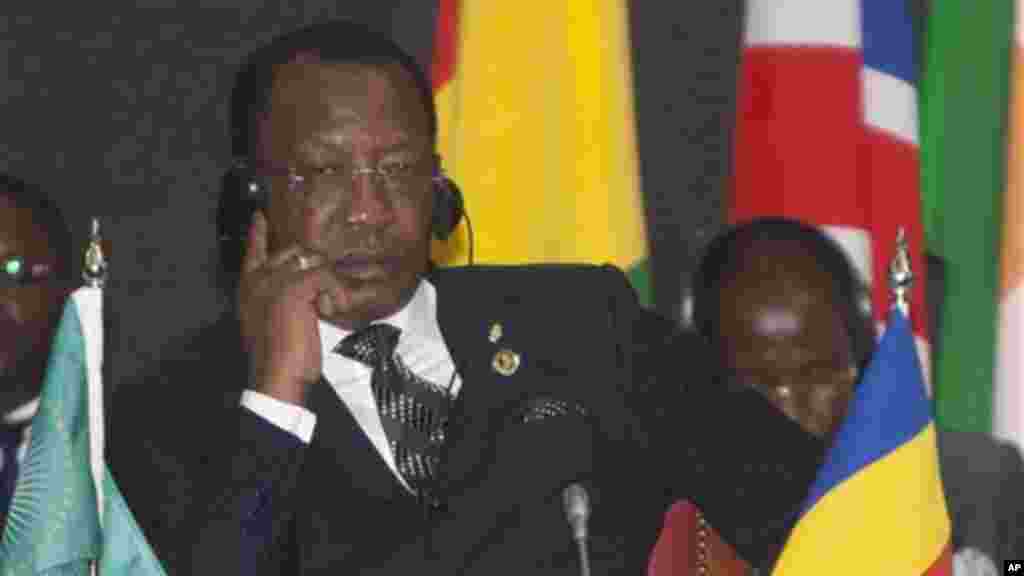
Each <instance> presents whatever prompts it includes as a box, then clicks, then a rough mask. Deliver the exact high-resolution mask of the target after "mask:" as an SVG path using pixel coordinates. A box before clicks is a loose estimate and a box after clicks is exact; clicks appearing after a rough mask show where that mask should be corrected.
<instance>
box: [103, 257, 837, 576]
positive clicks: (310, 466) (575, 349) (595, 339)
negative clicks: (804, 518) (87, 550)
mask: <svg viewBox="0 0 1024 576" xmlns="http://www.w3.org/2000/svg"><path fill="white" fill-rule="evenodd" d="M431 281H432V282H433V283H434V285H435V287H436V288H437V293H438V322H439V324H440V327H441V331H442V333H443V335H444V338H445V342H446V343H447V345H448V347H449V349H450V350H451V353H452V356H453V358H454V360H455V364H456V367H457V369H458V372H459V374H460V376H461V378H462V379H463V382H464V384H463V387H462V391H461V393H460V395H459V398H458V400H457V402H456V404H455V406H454V407H453V412H452V414H451V424H450V428H449V431H448V438H447V441H446V448H445V453H444V455H443V462H442V474H443V479H442V494H443V495H444V497H445V498H444V499H445V502H446V506H445V508H444V509H443V510H442V511H440V512H437V513H434V514H431V515H427V514H425V513H424V512H423V510H422V509H421V508H420V507H419V506H417V505H416V504H415V502H414V501H413V499H411V498H410V497H408V496H407V495H406V494H405V493H404V492H403V491H402V490H401V488H400V487H399V485H398V484H397V483H396V481H395V480H394V478H393V477H392V475H391V472H390V470H389V469H388V468H387V466H386V465H385V464H384V463H383V461H382V460H381V459H380V457H379V456H378V455H377V453H376V452H375V451H374V449H373V447H372V446H371V445H370V443H369V441H368V440H367V438H366V437H365V435H364V434H363V433H362V432H361V430H360V429H359V427H358V424H357V423H356V422H355V420H354V419H353V418H352V416H351V415H350V414H349V413H348V411H347V408H346V407H345V406H344V405H343V404H342V403H341V402H340V401H339V400H338V399H337V396H336V395H334V393H333V391H331V390H330V389H329V387H328V386H327V385H326V384H325V383H323V382H321V383H320V384H319V385H318V386H316V387H314V389H313V392H312V394H311V399H310V402H311V408H312V409H313V410H314V411H315V412H316V413H317V415H318V416H317V418H318V420H317V427H316V430H315V433H314V438H313V442H312V443H311V445H310V446H308V447H303V446H299V445H298V444H297V443H295V442H294V440H291V439H289V438H288V437H287V435H282V434H281V433H280V431H279V430H276V429H274V428H273V427H272V426H269V425H268V424H267V423H266V422H265V421H263V420H262V419H260V418H258V417H256V416H255V415H253V414H252V413H249V412H248V411H246V410H244V409H242V408H240V407H239V406H238V398H239V393H240V391H241V390H242V388H243V387H244V385H245V382H246V381H247V376H246V373H245V365H246V362H245V360H244V355H242V354H241V353H240V352H239V348H240V347H239V337H238V333H237V326H236V323H235V322H224V323H220V324H219V325H217V326H214V327H212V328H211V329H210V330H208V331H207V332H206V333H205V334H203V335H201V336H199V337H196V338H192V339H189V341H188V343H187V346H186V347H185V351H184V352H183V353H182V354H177V355H176V358H175V360H174V361H172V362H169V363H167V364H165V365H163V366H161V367H160V369H159V370H158V371H157V372H158V373H157V374H156V375H155V376H153V377H151V378H150V381H149V382H146V383H145V385H138V386H122V387H121V388H120V390H119V392H118V394H119V395H122V398H121V399H120V402H119V399H118V397H115V399H114V406H115V408H114V409H113V414H114V415H115V421H114V424H113V426H114V429H113V433H112V434H111V441H110V446H111V453H110V459H111V462H112V468H113V471H114V474H115V476H116V477H117V480H118V482H119V484H120V485H121V487H122V488H123V491H124V493H125V496H126V498H127V501H128V502H129V504H130V505H131V506H132V507H133V509H134V510H135V513H136V515H137V516H138V519H139V522H140V524H141V526H142V528H143V529H144V531H145V532H146V533H147V535H148V537H149V538H150V540H151V541H152V543H153V544H154V546H155V549H156V551H157V554H158V556H160V558H161V559H162V560H163V561H164V562H165V563H166V565H167V567H168V569H169V570H170V572H171V573H172V574H236V573H239V571H240V570H242V569H244V570H246V573H260V574H275V573H286V574H291V573H301V574H375V575H376V574H396V575H397V574H403V575H404V574H486V575H496V574H517V575H518V574H576V573H578V572H577V570H578V568H577V563H576V556H575V554H576V553H575V548H574V545H573V543H572V542H571V540H570V537H569V529H568V526H567V524H566V521H565V519H564V515H563V513H562V506H561V503H560V493H561V491H562V489H563V488H564V487H565V486H566V485H567V484H569V483H571V482H574V481H578V482H582V483H583V484H584V485H585V486H586V487H587V488H588V489H589V491H590V496H591V500H592V507H593V514H592V517H591V521H590V526H591V528H590V530H591V542H590V550H591V556H592V564H593V568H594V573H595V574H605V573H607V574H643V573H644V571H645V568H646V563H647V557H648V554H649V552H650V550H651V547H652V546H653V543H654V542H655V539H656V537H657V533H658V530H659V528H660V526H661V520H662V515H663V513H664V512H665V510H666V509H667V508H668V506H669V505H670V503H671V502H673V501H675V500H678V499H681V498H687V499H690V500H691V501H693V502H695V503H697V504H698V505H699V506H700V508H701V509H702V510H704V511H705V512H706V514H707V516H708V518H709V519H710V521H711V522H712V523H713V524H714V525H715V526H716V528H717V529H718V530H719V531H720V532H721V534H722V535H723V536H724V537H725V538H726V539H728V540H729V541H730V542H732V543H733V544H734V545H735V546H736V547H737V549H738V550H739V551H740V552H741V553H743V554H744V556H745V557H747V558H751V559H754V560H755V561H757V560H759V559H765V558H771V557H772V555H773V554H775V553H776V551H777V550H778V549H779V547H780V546H781V544H782V542H783V539H784V537H785V533H786V531H787V529H788V527H789V526H790V524H791V521H792V518H793V513H794V511H795V510H796V508H797V507H798V505H799V503H800V501H801V500H802V498H803V497H804V495H805V493H806V491H807V488H808V486H809V485H810V482H811V480H812V479H813V476H814V473H815V471H816V468H817V465H818V463H819V462H820V460H821V456H822V454H823V452H824V446H823V445H822V444H821V443H820V442H818V441H816V440H814V439H813V438H811V437H810V436H809V435H807V434H805V433H804V432H802V431H801V430H800V429H799V428H798V427H797V426H796V425H795V424H793V423H792V422H790V421H789V419H787V418H786V417H784V416H783V415H782V414H781V413H779V412H777V411H775V409H774V408H773V407H771V405H770V404H768V402H767V401H765V400H763V399H762V398H761V396H760V395H759V394H757V393H756V392H753V391H749V390H742V389H738V388H733V387H729V386H723V385H722V384H719V383H714V382H712V381H711V378H712V372H711V370H710V369H709V365H710V364H709V362H708V360H707V354H704V353H702V352H701V351H700V348H699V347H698V346H697V344H696V342H694V341H692V340H690V339H689V338H688V337H687V336H684V335H683V334H682V333H680V332H679V331H677V330H676V329H675V327H674V324H673V323H672V322H670V321H668V320H665V319H662V318H660V317H658V316H655V315H654V314H652V313H650V312H647V311H645V310H643V309H642V308H641V307H640V306H639V305H638V303H637V301H636V298H635V295H634V294H633V292H632V290H631V289H630V288H629V286H628V283H627V281H626V279H625V276H624V275H623V274H622V273H621V272H620V271H618V270H616V269H614V268H611V267H605V268H594V267H570V266H534V267H475V268H459V269H444V270H438V271H435V272H434V273H432V277H431ZM495 322H500V323H501V324H502V326H503V328H504V336H503V337H502V339H501V340H500V341H499V342H498V343H496V344H494V343H491V342H490V341H489V339H488V333H489V329H490V326H491V325H492V324H493V323H495ZM499 349H508V350H511V351H514V352H517V353H518V354H519V355H520V357H521V359H522V362H521V366H520V367H519V369H518V370H517V371H516V372H515V373H514V374H512V375H509V376H505V375H502V374H500V373H498V372H497V371H496V370H495V369H494V368H493V366H492V359H493V357H494V355H495V353H496V352H497V351H498V350H499ZM122 390H123V392H122ZM133 396H134V397H133ZM545 398H551V399H557V400H562V401H566V402H568V403H570V404H573V405H575V406H578V407H581V408H582V409H583V410H584V411H585V416H579V415H572V414H570V415H566V416H561V417H553V418H548V419H545V420H542V421H539V422H531V423H524V422H523V414H524V413H525V412H527V411H529V410H530V406H531V405H532V404H533V403H535V402H537V401H538V399H541V400H543V399H545ZM139 402H141V403H144V404H138V405H136V404H135V403H139ZM182 403H184V404H185V405H187V406H188V408H187V410H188V411H187V412H186V413H187V414H189V415H190V418H189V419H188V421H187V422H180V421H177V422H174V421H167V420H166V419H165V417H166V415H168V414H173V410H172V409H171V407H172V406H173V405H175V404H182ZM141 406H150V407H152V409H143V408H142V407H141ZM118 415H119V416H120V417H119V416H118ZM745 426H749V429H750V430H756V431H757V434H754V435H747V434H743V433H741V432H737V431H739V430H742V429H743V428H744V427H745ZM240 566H241V568H240Z"/></svg>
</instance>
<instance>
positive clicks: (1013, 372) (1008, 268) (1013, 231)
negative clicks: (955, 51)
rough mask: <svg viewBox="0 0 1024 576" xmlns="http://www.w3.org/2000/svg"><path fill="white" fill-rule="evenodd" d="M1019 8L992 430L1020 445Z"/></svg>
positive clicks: (1023, 413)
mask: <svg viewBox="0 0 1024 576" xmlns="http://www.w3.org/2000/svg"><path fill="white" fill-rule="evenodd" d="M1022 8H1024V3H1022V2H1020V1H1019V0H1018V2H1017V30H1016V38H1015V42H1014V68H1013V71H1012V73H1011V75H1012V78H1013V88H1012V95H1013V100H1012V108H1011V109H1010V144H1009V153H1008V162H1007V164H1008V165H1007V178H1006V180H1007V182H1006V195H1005V199H1004V201H1005V212H1004V217H1003V235H1002V260H1001V270H1000V271H1001V275H1000V282H999V347H998V352H999V355H998V359H997V364H996V366H997V370H996V381H995V386H996V388H995V391H994V394H993V400H994V403H993V416H994V420H993V428H994V431H995V432H996V433H997V434H999V435H1000V436H1003V437H1005V438H1007V439H1010V440H1014V441H1016V442H1017V443H1018V445H1019V446H1024V358H1022V354H1021V349H1022V348H1024V190H1022V189H1021V187H1022V186H1024V61H1022V60H1021V57H1022V56H1024V53H1022V52H1021V47H1022V46H1024V10H1022Z"/></svg>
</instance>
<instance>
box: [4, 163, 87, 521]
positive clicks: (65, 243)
mask: <svg viewBox="0 0 1024 576" xmlns="http://www.w3.org/2000/svg"><path fill="white" fill-rule="evenodd" d="M70 288H71V237H70V234H69V232H68V228H67V224H66V223H65V222H64V218H63V216H62V215H61V212H60V210H59V209H58V207H57V205H56V204H54V203H53V202H52V201H51V200H50V199H49V198H48V197H47V196H46V195H45V194H44V193H43V192H42V191H41V190H40V189H39V188H37V187H35V186H32V185H30V184H28V183H26V182H24V181H23V180H20V179H18V178H15V177H13V176H10V175H6V174H0V415H2V422H0V527H2V526H3V519H4V518H5V517H6V513H7V508H8V506H9V504H10V500H11V496H12V495H13V491H14V483H15V480H16V478H17V471H18V464H19V462H20V461H21V459H22V458H23V457H24V453H25V450H26V448H27V446H28V435H29V432H30V426H29V423H30V422H31V420H32V416H34V415H35V411H36V405H37V404H38V402H37V400H38V396H39V390H40V389H41V388H42V385H43V375H44V372H45V370H46V361H47V358H48V356H49V350H50V341H51V339H52V337H53V331H54V329H55V328H56V325H57V321H58V320H59V319H60V313H61V310H62V307H63V304H64V299H65V298H66V297H67V295H68V293H69V292H70Z"/></svg>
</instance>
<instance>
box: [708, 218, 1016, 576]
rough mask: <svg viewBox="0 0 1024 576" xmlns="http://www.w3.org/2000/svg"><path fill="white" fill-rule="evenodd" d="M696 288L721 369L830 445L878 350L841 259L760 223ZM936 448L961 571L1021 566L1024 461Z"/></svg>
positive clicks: (743, 228)
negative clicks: (1012, 563) (1017, 562)
mask: <svg viewBox="0 0 1024 576" xmlns="http://www.w3.org/2000/svg"><path fill="white" fill-rule="evenodd" d="M694 286H695V287H694V325H695V328H696V330H697V331H698V332H699V333H700V335H701V336H702V337H703V338H704V339H705V340H706V341H707V342H708V343H709V344H710V346H711V347H712V348H713V349H715V350H717V351H718V353H719V354H720V356H721V358H722V361H723V363H724V364H726V365H727V366H729V368H730V369H731V370H732V371H733V372H734V374H735V375H736V376H737V377H738V379H739V381H740V382H743V383H746V384H747V385H748V386H750V387H751V388H753V389H756V390H758V391H760V392H761V393H762V394H763V395H764V396H765V397H767V398H768V399H769V400H771V401H772V402H773V403H774V404H775V405H776V406H778V407H779V408H780V409H781V410H782V411H783V412H785V413H786V414H788V415H789V416H790V418H792V419H793V420H794V421H796V422H799V423H800V424H801V426H803V427H804V428H805V429H806V430H808V431H809V432H812V433H814V434H815V435H817V436H820V437H822V438H829V437H830V436H831V435H832V434H833V433H834V432H835V431H836V429H837V428H838V426H839V425H840V423H841V422H842V418H843V415H844V413H845V410H846V407H847V405H848V404H849V398H850V397H851V396H852V394H853V389H854V387H855V386H856V383H857V382H858V381H859V378H860V374H861V372H862V371H863V369H864V368H865V366H867V363H868V361H869V359H870V357H871V354H872V352H873V350H874V342H875V339H874V330H873V328H872V324H873V322H872V319H871V313H870V300H869V296H868V294H867V292H866V290H865V289H864V288H863V285H862V283H861V282H860V281H859V279H858V278H857V276H856V272H855V271H854V269H853V267H852V266H851V265H850V263H849V261H848V260H847V259H846V256H845V255H844V254H843V252H842V249H841V248H839V247H838V246H837V245H836V244H835V243H833V242H832V241H831V240H830V239H829V238H828V237H826V236H825V235H824V234H823V233H822V232H821V231H819V230H817V229H815V228H813V227H810V226H807V225H804V224H801V223H799V222H795V221H792V220H785V219H781V218H765V219H761V220H755V221H752V222H748V223H744V224H741V225H739V226H736V227H735V228H733V229H731V230H729V231H728V232H726V233H725V234H723V235H722V236H720V237H718V238H716V239H715V240H714V241H712V243H711V244H710V245H709V247H708V250H707V252H706V254H705V256H704V257H703V258H702V260H701V263H700V265H699V267H698V274H697V277H696V279H695V283H694ZM751 432H752V433H754V434H756V430H751ZM937 437H938V451H939V460H940V468H941V475H942V481H943V486H944V489H945V493H946V501H947V507H948V509H949V512H950V517H951V519H952V523H953V546H954V552H955V554H956V555H955V563H956V564H957V565H958V566H963V567H967V566H970V567H972V569H974V570H978V569H980V567H982V566H987V567H988V569H990V570H992V572H991V573H993V574H994V573H996V572H995V571H994V570H995V568H996V567H998V566H1002V562H1003V561H1004V560H1010V559H1018V558H1021V557H1022V556H1024V462H1022V460H1021V456H1020V454H1019V452H1018V451H1017V449H1016V448H1014V447H1013V446H1012V445H1009V444H1001V443H999V442H997V441H995V440H994V439H993V438H991V437H989V436H987V435H984V434H973V433H965V432H955V431H951V430H942V429H940V430H939V431H938V435H937ZM893 488H894V489H898V488H899V487H896V486H894V487H893ZM957 573H958V574H959V573H961V572H959V571H958V572H957ZM964 573H969V574H975V573H977V574H986V573H989V572H985V571H980V572H964Z"/></svg>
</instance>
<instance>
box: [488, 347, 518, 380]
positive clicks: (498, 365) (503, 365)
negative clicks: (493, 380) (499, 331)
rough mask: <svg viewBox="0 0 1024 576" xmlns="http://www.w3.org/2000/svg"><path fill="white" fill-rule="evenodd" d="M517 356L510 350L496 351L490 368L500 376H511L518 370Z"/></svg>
mask: <svg viewBox="0 0 1024 576" xmlns="http://www.w3.org/2000/svg"><path fill="white" fill-rule="evenodd" d="M519 363H520V360H519V354H516V353H515V352H513V351H511V350H506V349H502V350H498V352H497V353H495V354H494V360H492V361H491V366H493V367H494V371H495V372H497V373H498V374H501V375H502V376H511V375H513V374H515V373H516V370H519Z"/></svg>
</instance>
